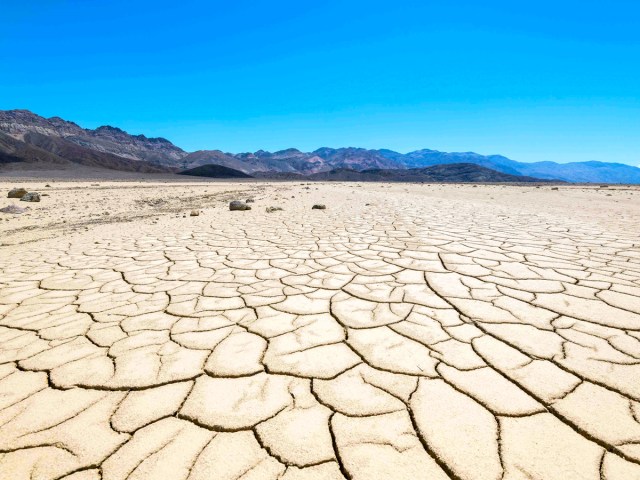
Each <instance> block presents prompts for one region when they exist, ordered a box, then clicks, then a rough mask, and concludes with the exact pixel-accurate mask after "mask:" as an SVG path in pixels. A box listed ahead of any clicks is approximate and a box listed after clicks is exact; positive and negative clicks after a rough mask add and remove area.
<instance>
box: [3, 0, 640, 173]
mask: <svg viewBox="0 0 640 480" xmlns="http://www.w3.org/2000/svg"><path fill="white" fill-rule="evenodd" d="M12 108H27V109H30V110H32V111H34V112H36V113H39V114H41V115H44V116H47V117H48V116H54V115H58V116H61V117H63V118H66V119H69V120H73V121H75V122H77V123H79V124H80V125H82V126H84V127H91V128H93V127H97V126H99V125H103V124H110V125H114V126H119V127H121V128H123V129H125V130H127V131H129V132H130V133H144V134H146V135H148V136H163V137H166V138H168V139H170V140H171V141H173V142H174V143H175V144H177V145H179V146H180V147H182V148H184V149H186V150H189V151H191V150H197V149H221V150H224V151H232V152H239V151H254V150H257V149H260V148H262V149H267V150H275V149H283V148H287V147H297V148H300V149H302V150H313V149H316V148H318V147H321V146H332V147H340V146H360V147H367V148H381V147H385V148H391V149H394V150H398V151H401V152H407V151H410V150H415V149H419V148H433V149H438V150H444V151H470V150H472V151H477V152H479V153H484V154H491V153H501V154H504V155H506V156H508V157H510V158H513V159H516V160H522V161H538V160H553V161H559V162H566V161H582V160H601V161H616V162H623V163H629V164H632V165H638V164H640V2H638V0H633V1H631V0H629V1H626V0H610V1H609V2H603V1H601V0H599V1H594V0H571V1H562V0H555V1H548V0H537V1H526V2H525V1H514V0H509V1H507V0H483V1H478V0H475V1H468V0H458V1H428V0H424V1H403V0H396V1H384V2H383V1H377V0H367V1H364V0H363V1H347V0H343V1H332V0H329V1H314V2H303V1H278V0H271V1H255V0H253V1H246V0H235V1H225V2H220V1H210V2H205V1H191V0H182V1H178V2H176V1H172V2H165V1H153V2H152V1H120V0H116V1H97V0H95V1H92V0H83V1H71V0H68V1H60V0H29V1H24V0H22V1H14V0H3V1H2V6H1V11H0V109H12Z"/></svg>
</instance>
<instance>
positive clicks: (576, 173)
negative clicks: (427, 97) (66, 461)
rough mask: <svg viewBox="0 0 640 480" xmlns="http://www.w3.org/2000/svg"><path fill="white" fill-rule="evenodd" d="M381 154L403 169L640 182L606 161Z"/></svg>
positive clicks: (633, 172) (632, 170)
mask: <svg viewBox="0 0 640 480" xmlns="http://www.w3.org/2000/svg"><path fill="white" fill-rule="evenodd" d="M377 151H378V153H380V154H381V155H384V156H386V157H387V158H389V159H393V160H394V161H400V162H402V163H403V165H404V167H405V168H421V167H428V166H431V165H443V164H445V165H446V164H452V163H475V164H476V165H480V166H483V167H486V168H490V169H493V170H497V171H499V172H502V173H508V174H510V175H526V176H531V177H536V178H544V179H555V180H564V181H566V182H592V183H640V168H637V167H632V166H631V165H624V164H621V163H607V162H594V161H590V162H571V163H556V162H533V163H525V162H516V161H515V160H511V159H509V158H507V157H503V156H502V155H480V154H478V153H474V152H454V153H448V152H439V151H437V150H417V151H415V152H410V153H407V154H404V155H403V154H400V153H397V152H393V151H391V150H377Z"/></svg>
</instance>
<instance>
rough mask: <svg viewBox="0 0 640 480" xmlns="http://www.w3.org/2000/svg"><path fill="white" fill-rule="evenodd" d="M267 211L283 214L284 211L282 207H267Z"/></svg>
mask: <svg viewBox="0 0 640 480" xmlns="http://www.w3.org/2000/svg"><path fill="white" fill-rule="evenodd" d="M266 211H267V213H273V212H281V211H282V207H267V208H266Z"/></svg>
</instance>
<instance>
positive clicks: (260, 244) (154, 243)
mask: <svg viewBox="0 0 640 480" xmlns="http://www.w3.org/2000/svg"><path fill="white" fill-rule="evenodd" d="M40 183H43V182H40ZM0 186H2V188H3V192H4V191H6V190H8V188H9V187H10V186H19V185H17V184H16V183H15V182H12V183H11V184H9V183H7V182H5V183H3V184H1V185H0ZM34 186H35V187H36V188H38V189H39V191H45V187H44V185H43V184H42V185H41V184H39V183H37V182H35V181H34V182H32V185H31V187H34ZM46 191H47V192H49V193H50V195H49V196H47V197H43V201H42V202H41V203H40V204H32V205H31V210H30V211H29V212H28V213H27V214H23V216H20V217H13V216H9V215H4V216H3V218H4V220H2V222H0V231H1V233H2V236H3V241H4V245H3V246H2V247H0V379H1V380H0V479H2V480H4V479H11V480H16V479H66V480H98V479H104V480H124V479H130V480H133V479H177V480H186V479H188V480H198V479H219V480H226V479H228V480H239V479H243V480H249V479H272V480H276V479H284V480H299V479H300V480H301V479H308V480H312V479H332V480H333V479H336V480H337V479H344V478H347V479H411V480H417V479H447V478H451V479H465V480H467V479H468V480H475V479H479V480H498V479H505V480H506V479H508V480H516V479H518V480H519V479H522V480H524V479H545V480H546V479H558V480H567V479H580V480H584V479H587V480H588V479H593V480H630V479H638V478H640V235H639V233H640V189H629V188H622V187H619V188H609V189H600V188H594V187H590V188H586V187H568V186H567V187H560V189H559V190H557V191H555V190H551V188H550V187H544V186H543V187H540V188H535V187H534V186H527V187H516V186H513V187H501V186H479V187H472V186H469V185H467V186H455V185H449V186H436V185H391V186H390V185H380V184H372V185H362V186H360V185H354V184H351V185H348V184H332V185H331V184H292V183H286V184H284V183H283V184H277V183H276V184H258V183H244V184H216V183H197V182H194V183H182V184H179V183H177V182H174V183H171V182H169V183H158V184H152V183H147V184H133V183H126V182H124V183H119V184H118V183H113V184H100V185H96V184H90V183H88V182H87V183H73V182H56V183H55V184H54V185H53V186H52V187H47V190H46ZM3 195H4V193H3ZM247 196H253V197H254V198H255V203H254V204H253V209H252V210H251V211H249V212H229V211H228V209H227V206H226V205H227V202H228V200H229V198H230V197H234V198H240V199H242V198H246V197H247ZM141 199H142V200H141ZM10 202H14V201H13V200H8V199H4V203H10ZM316 202H321V203H325V204H326V205H327V209H326V210H324V211H322V210H311V205H312V204H313V203H316ZM14 203H17V201H15V202H14ZM194 205H197V206H198V207H199V208H200V210H201V211H202V213H201V215H200V216H197V217H190V216H188V212H189V209H191V208H193V206H194ZM269 205H274V206H276V205H279V206H282V207H283V208H284V210H283V211H281V212H276V213H266V212H265V207H266V206H269ZM0 206H4V205H0ZM181 206H182V207H181ZM181 208H183V210H184V212H186V214H187V215H186V216H183V213H182V211H181ZM104 211H108V212H109V213H110V215H104ZM105 217H109V218H108V219H105ZM62 218H64V219H65V221H64V222H63V221H62V220H61V219H62Z"/></svg>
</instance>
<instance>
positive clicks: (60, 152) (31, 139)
mask: <svg viewBox="0 0 640 480" xmlns="http://www.w3.org/2000/svg"><path fill="white" fill-rule="evenodd" d="M24 143H26V144H28V146H29V147H31V148H37V149H39V150H41V151H45V152H48V153H50V154H53V155H55V156H56V157H58V158H62V159H65V160H67V161H68V162H71V163H75V164H79V165H85V166H89V167H100V168H107V169H110V170H121V171H124V172H140V173H160V172H169V171H171V170H170V169H168V168H166V167H162V166H160V165H155V164H151V163H148V162H144V161H140V160H130V159H128V158H122V157H119V156H117V155H113V154H111V153H106V152H98V151H95V150H92V149H90V148H85V147H82V146H80V145H77V144H75V143H73V142H71V141H68V140H66V139H64V138H60V137H55V136H47V135H43V134H41V133H35V132H30V133H27V134H25V135H24Z"/></svg>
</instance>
